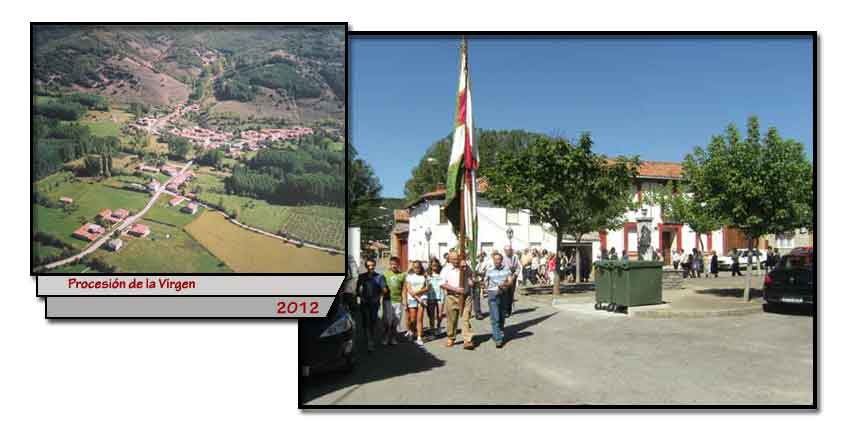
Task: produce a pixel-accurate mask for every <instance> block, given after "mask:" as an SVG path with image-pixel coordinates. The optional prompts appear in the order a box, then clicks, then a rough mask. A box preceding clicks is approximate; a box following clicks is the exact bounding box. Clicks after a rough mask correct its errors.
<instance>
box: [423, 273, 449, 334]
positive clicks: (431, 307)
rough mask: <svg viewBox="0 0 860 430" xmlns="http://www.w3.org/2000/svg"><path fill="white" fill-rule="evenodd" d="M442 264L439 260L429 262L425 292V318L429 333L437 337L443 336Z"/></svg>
mask: <svg viewBox="0 0 860 430" xmlns="http://www.w3.org/2000/svg"><path fill="white" fill-rule="evenodd" d="M441 272H442V263H440V262H439V259H437V258H433V259H432V260H430V273H428V274H427V278H428V280H429V282H430V285H429V288H428V290H427V318H428V319H429V320H430V333H433V334H434V335H438V336H444V335H445V332H443V331H442V303H444V302H443V299H444V296H443V295H442V294H443V291H444V290H443V289H442V283H443V282H444V279H442V273H441Z"/></svg>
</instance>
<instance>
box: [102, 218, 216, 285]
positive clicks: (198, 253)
mask: <svg viewBox="0 0 860 430" xmlns="http://www.w3.org/2000/svg"><path fill="white" fill-rule="evenodd" d="M148 214H149V212H147V215H148ZM144 224H146V225H148V226H149V228H150V229H151V231H152V233H150V234H149V236H147V237H144V238H134V237H128V236H123V237H122V240H123V242H125V244H124V245H123V247H122V248H121V249H120V250H119V251H118V252H112V251H107V250H104V249H100V250H98V251H96V252H94V253H93V254H92V255H93V256H94V257H100V258H102V259H104V261H106V262H107V263H109V264H112V265H114V266H116V267H119V268H120V269H121V271H122V272H130V273H141V272H176V273H210V272H211V273H218V272H230V268H229V267H227V266H226V265H225V264H224V263H222V262H221V261H219V260H218V258H216V257H215V256H214V255H212V254H211V253H210V252H209V251H207V250H206V248H204V247H203V246H202V245H201V244H200V243H198V242H197V241H196V240H194V238H192V237H191V236H190V235H188V233H186V232H185V231H183V230H182V229H181V228H177V227H172V226H168V225H164V224H160V223H155V222H146V221H144Z"/></svg>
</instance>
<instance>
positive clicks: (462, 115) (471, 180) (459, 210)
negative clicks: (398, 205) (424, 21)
mask: <svg viewBox="0 0 860 430" xmlns="http://www.w3.org/2000/svg"><path fill="white" fill-rule="evenodd" d="M478 161H479V159H478V145H477V142H475V141H474V133H473V128H472V91H471V82H470V80H469V61H468V53H467V48H466V39H465V37H464V38H463V42H462V43H461V45H460V82H459V85H458V88H457V106H456V110H455V116H454V140H453V143H452V145H451V160H450V162H449V163H448V181H447V190H446V193H445V216H446V217H447V218H448V220H449V221H451V225H452V226H453V228H454V232H455V233H456V234H457V235H458V237H459V242H460V244H459V245H460V246H459V252H458V253H457V254H458V256H459V260H460V263H461V264H462V267H463V270H459V271H458V273H457V275H458V276H459V282H457V287H456V288H451V289H449V291H452V292H453V293H454V295H453V297H450V299H451V300H449V301H448V305H449V306H448V316H449V320H448V330H449V332H448V344H449V346H451V345H452V344H453V339H452V336H451V330H453V331H454V334H456V330H457V321H456V318H455V319H454V320H453V321H452V320H451V318H452V316H453V315H455V314H456V315H457V316H460V318H459V319H460V321H462V322H463V326H464V327H463V334H464V337H466V332H467V330H468V332H469V336H468V337H471V326H470V323H469V313H470V312H469V310H468V306H469V305H470V303H469V304H467V303H466V301H467V294H468V293H469V291H466V290H467V289H468V288H467V286H468V283H469V282H470V279H469V278H470V275H469V274H468V273H467V272H468V267H470V266H471V267H474V258H475V256H476V253H475V250H476V244H477V239H478V211H477V191H478V190H477V181H476V179H477V170H478ZM467 258H468V259H471V260H472V264H466V259H467ZM451 284H453V282H452V283H451ZM452 286H453V285H452ZM457 290H460V291H457ZM454 303H457V309H451V308H452V307H453V306H452V305H453V304H454ZM452 310H454V311H455V312H452ZM463 347H464V348H466V349H472V342H471V339H466V342H464V344H463Z"/></svg>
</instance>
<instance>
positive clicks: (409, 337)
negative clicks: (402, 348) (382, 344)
mask: <svg viewBox="0 0 860 430" xmlns="http://www.w3.org/2000/svg"><path fill="white" fill-rule="evenodd" d="M413 337H414V336H413V334H412V332H411V331H407V332H406V339H408V340H412V338H413Z"/></svg>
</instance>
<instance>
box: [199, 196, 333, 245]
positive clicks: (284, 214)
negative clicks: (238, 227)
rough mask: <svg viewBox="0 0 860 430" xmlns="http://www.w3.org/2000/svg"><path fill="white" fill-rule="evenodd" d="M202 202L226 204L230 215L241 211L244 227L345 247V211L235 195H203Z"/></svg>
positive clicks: (240, 218)
mask: <svg viewBox="0 0 860 430" xmlns="http://www.w3.org/2000/svg"><path fill="white" fill-rule="evenodd" d="M200 199H201V200H203V201H206V202H208V203H211V204H214V205H220V204H221V202H222V201H223V203H224V209H225V211H226V212H227V213H232V212H233V211H234V210H236V211H237V212H238V219H239V221H240V222H242V223H243V224H248V225H250V226H252V227H257V228H259V229H262V230H266V231H268V232H272V233H275V234H280V233H279V232H281V231H286V232H287V233H289V234H290V236H292V237H293V238H296V239H300V240H305V241H308V242H312V243H315V244H319V245H326V246H332V247H335V248H340V249H343V248H344V244H345V238H344V229H345V228H344V227H345V225H344V212H343V209H340V208H334V207H327V206H281V205H273V204H271V203H268V202H266V201H264V200H259V199H253V198H250V197H242V196H236V195H227V194H218V193H212V192H204V193H201V195H200Z"/></svg>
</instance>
